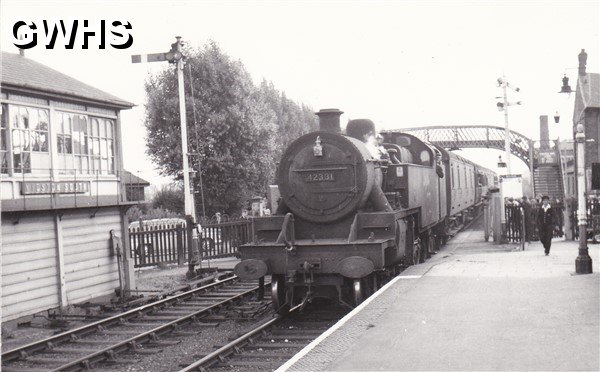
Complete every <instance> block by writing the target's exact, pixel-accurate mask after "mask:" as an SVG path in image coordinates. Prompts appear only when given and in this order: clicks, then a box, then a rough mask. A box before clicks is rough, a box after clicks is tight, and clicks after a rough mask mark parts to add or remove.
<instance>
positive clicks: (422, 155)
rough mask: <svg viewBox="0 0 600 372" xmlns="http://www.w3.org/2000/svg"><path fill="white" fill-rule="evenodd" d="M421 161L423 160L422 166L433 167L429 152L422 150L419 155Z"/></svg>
mask: <svg viewBox="0 0 600 372" xmlns="http://www.w3.org/2000/svg"><path fill="white" fill-rule="evenodd" d="M419 159H420V160H421V165H429V166H431V153H430V152H429V151H427V150H422V151H421V153H420V154H419Z"/></svg>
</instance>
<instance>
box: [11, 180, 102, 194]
mask: <svg viewBox="0 0 600 372" xmlns="http://www.w3.org/2000/svg"><path fill="white" fill-rule="evenodd" d="M88 191H90V183H89V182H87V181H57V182H52V181H43V182H37V181H32V182H21V195H42V194H81V193H85V192H88Z"/></svg>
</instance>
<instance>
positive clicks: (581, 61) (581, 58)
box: [577, 49, 587, 76]
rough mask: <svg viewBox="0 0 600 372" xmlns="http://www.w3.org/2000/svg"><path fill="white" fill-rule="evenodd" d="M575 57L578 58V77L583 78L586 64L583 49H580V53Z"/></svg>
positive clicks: (585, 55) (585, 54)
mask: <svg viewBox="0 0 600 372" xmlns="http://www.w3.org/2000/svg"><path fill="white" fill-rule="evenodd" d="M577 57H578V58H579V76H585V65H586V64H587V53H586V52H585V49H581V53H579V55H578V56H577Z"/></svg>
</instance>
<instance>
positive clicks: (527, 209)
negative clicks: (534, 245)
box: [521, 196, 531, 243]
mask: <svg viewBox="0 0 600 372" xmlns="http://www.w3.org/2000/svg"><path fill="white" fill-rule="evenodd" d="M521 206H522V207H523V217H524V218H525V221H524V223H523V225H524V226H525V241H526V242H527V243H530V242H531V204H530V203H529V199H527V197H526V196H523V198H521Z"/></svg>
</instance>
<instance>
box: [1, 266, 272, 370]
mask: <svg viewBox="0 0 600 372" xmlns="http://www.w3.org/2000/svg"><path fill="white" fill-rule="evenodd" d="M269 284H270V283H266V284H265V285H269ZM263 289H264V288H263ZM259 291H261V287H260V286H259V285H258V282H242V281H240V280H239V279H238V278H237V277H235V276H233V277H230V278H226V279H224V280H221V281H218V282H215V283H211V284H208V285H205V286H202V287H199V288H195V289H192V290H189V291H187V292H184V293H181V294H177V295H175V296H172V297H169V298H166V299H163V300H159V301H156V302H153V303H150V304H146V305H144V306H140V307H138V308H135V309H132V310H129V311H126V312H124V313H120V314H117V315H114V316H111V317H109V318H106V319H102V320H99V321H96V322H94V323H91V324H88V325H85V326H82V327H79V328H76V329H73V330H70V331H67V332H63V333H60V334H58V335H54V336H52V337H49V338H46V339H44V340H41V341H37V342H34V343H30V344H28V345H24V346H21V347H18V348H15V349H12V350H9V351H6V352H4V353H2V371H5V372H11V371H19V372H32V371H48V370H51V371H74V370H75V371H76V370H83V369H90V368H94V367H97V366H101V365H102V364H107V365H111V364H112V365H114V364H127V363H134V362H136V361H137V360H136V359H133V358H124V357H123V356H122V354H123V353H128V354H130V353H133V354H134V355H135V354H140V355H141V354H145V353H147V354H154V353H157V352H158V351H160V347H161V346H168V345H173V344H174V343H178V342H180V341H175V340H164V339H162V338H163V336H165V335H167V334H170V335H174V336H178V335H181V336H186V335H189V334H190V332H189V329H197V331H196V332H195V333H198V332H201V331H202V330H203V329H207V328H213V327H216V326H217V325H218V324H219V321H224V320H226V317H219V316H218V315H217V312H218V311H219V310H221V309H224V308H226V307H229V308H231V307H233V309H234V310H237V311H239V312H252V311H258V310H259V309H261V308H264V307H265V305H266V304H267V302H266V301H251V302H248V301H249V299H250V298H251V297H252V296H257V295H258V296H261V295H260V294H259ZM261 297H262V296H261ZM241 301H247V302H246V303H245V304H243V305H241V304H239V303H240V302H241ZM184 328H185V331H184V330H183V329H184Z"/></svg>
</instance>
